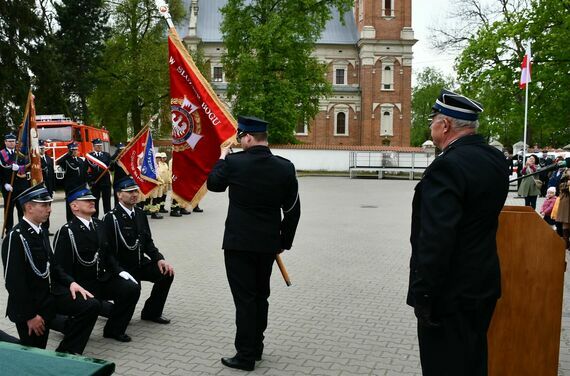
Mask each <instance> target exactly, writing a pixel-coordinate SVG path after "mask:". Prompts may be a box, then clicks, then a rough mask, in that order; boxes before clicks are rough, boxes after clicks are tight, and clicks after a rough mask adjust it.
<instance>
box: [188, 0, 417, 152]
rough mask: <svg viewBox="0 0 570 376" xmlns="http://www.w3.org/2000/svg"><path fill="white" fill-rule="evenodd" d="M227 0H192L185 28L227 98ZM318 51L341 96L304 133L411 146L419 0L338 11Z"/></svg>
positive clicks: (317, 141) (362, 1)
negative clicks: (415, 5) (414, 7)
mask: <svg viewBox="0 0 570 376" xmlns="http://www.w3.org/2000/svg"><path fill="white" fill-rule="evenodd" d="M225 3H226V1H225V0H184V5H185V6H186V12H187V16H186V19H185V20H184V22H183V23H182V24H180V25H178V27H177V29H178V32H179V34H180V36H181V37H182V38H183V40H184V42H185V43H186V45H187V47H188V49H189V50H195V49H196V48H197V46H198V45H200V48H201V49H202V52H203V55H204V58H205V59H206V61H207V65H208V66H209V69H210V81H211V83H212V86H213V88H214V90H216V92H217V93H218V95H219V96H220V97H221V98H222V99H225V95H224V94H225V90H226V87H227V83H226V81H225V75H224V67H223V66H222V63H221V58H222V54H223V53H224V45H223V42H222V35H221V33H220V30H219V27H220V24H221V21H222V15H221V13H220V12H219V9H220V8H221V7H222V6H224V5H225ZM333 14H334V17H333V19H331V20H330V21H329V22H328V24H327V26H326V29H325V31H324V32H323V34H322V36H321V38H320V39H319V41H318V42H317V44H316V49H315V52H314V56H316V57H317V59H318V60H319V61H321V62H323V63H325V64H326V65H327V67H328V73H327V76H328V79H329V80H330V82H331V84H332V87H333V93H332V95H331V96H330V97H329V98H323V99H322V100H321V101H320V103H319V108H320V112H319V113H318V115H317V116H316V118H315V119H314V120H313V121H312V122H311V123H310V124H299V126H298V127H297V129H296V137H297V139H298V140H299V141H301V142H302V143H305V144H310V145H315V146H317V145H318V146H323V145H330V146H335V145H336V146H341V145H342V146H381V145H383V146H408V145H410V127H411V77H412V55H413V54H412V46H413V45H414V43H415V42H416V40H415V39H414V32H413V29H412V27H411V26H412V0H355V3H354V8H353V12H348V13H346V14H345V15H344V25H343V24H342V23H341V21H340V18H339V14H338V12H336V10H335V11H334V13H333Z"/></svg>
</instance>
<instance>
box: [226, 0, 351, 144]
mask: <svg viewBox="0 0 570 376" xmlns="http://www.w3.org/2000/svg"><path fill="white" fill-rule="evenodd" d="M353 5H354V1H353V0H303V1H299V0H282V1H268V0H252V1H248V2H246V1H244V0H229V1H228V2H227V3H226V5H225V6H224V7H223V8H222V9H221V12H222V14H223V16H224V19H223V22H222V25H221V32H222V37H223V40H224V44H225V47H226V49H227V53H226V54H225V56H224V57H223V59H222V62H223V64H224V69H225V73H226V78H227V80H228V81H229V84H228V90H227V95H228V98H229V100H230V101H231V103H232V107H233V112H234V113H235V114H247V115H254V116H258V117H261V118H264V119H266V120H267V121H269V122H270V123H271V127H270V132H269V137H270V139H269V140H270V142H271V143H291V142H295V141H296V140H295V137H294V129H295V126H296V124H297V123H299V122H305V121H308V120H309V119H312V118H314V117H315V116H316V114H317V113H318V111H319V109H318V104H319V100H320V98H321V97H323V96H327V95H329V94H330V93H331V85H330V83H329V82H327V80H326V78H325V73H326V67H325V66H324V65H323V64H321V63H319V62H318V61H317V59H316V58H314V57H312V56H311V53H312V52H313V50H314V47H315V43H316V41H317V40H318V38H319V36H320V35H321V33H322V31H323V30H324V28H325V25H326V22H327V21H328V20H329V19H330V18H331V9H332V8H337V9H338V10H339V12H340V14H341V19H342V14H344V12H347V11H350V10H351V9H352V6H353Z"/></svg>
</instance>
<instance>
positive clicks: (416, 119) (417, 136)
mask: <svg viewBox="0 0 570 376" xmlns="http://www.w3.org/2000/svg"><path fill="white" fill-rule="evenodd" d="M453 85H454V84H453V80H452V79H451V78H449V77H445V76H444V75H443V73H441V72H440V71H438V70H436V69H434V68H429V67H428V68H426V69H424V70H423V71H421V72H420V73H419V74H418V76H417V83H416V86H415V87H414V88H413V89H412V129H411V135H410V141H411V144H412V146H421V144H423V143H424V142H425V141H426V140H428V139H429V138H430V129H429V122H428V121H429V119H428V116H429V114H430V113H431V108H432V106H433V104H434V102H435V99H436V98H437V97H438V96H439V93H440V91H441V89H443V88H446V89H450V90H452V89H453Z"/></svg>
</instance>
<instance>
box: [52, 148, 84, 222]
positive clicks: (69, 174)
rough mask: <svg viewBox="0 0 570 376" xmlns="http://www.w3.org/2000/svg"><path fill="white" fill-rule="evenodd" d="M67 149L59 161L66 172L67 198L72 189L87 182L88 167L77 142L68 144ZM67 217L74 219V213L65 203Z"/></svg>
mask: <svg viewBox="0 0 570 376" xmlns="http://www.w3.org/2000/svg"><path fill="white" fill-rule="evenodd" d="M67 149H68V152H67V154H65V155H64V156H63V157H61V158H60V159H59V160H58V161H57V163H58V164H59V165H60V166H61V168H62V169H63V171H64V173H65V175H64V177H63V187H64V189H65V197H66V199H67V197H68V196H69V192H70V191H71V190H73V189H75V188H76V187H79V186H80V185H85V184H86V183H87V167H88V165H87V162H85V161H84V160H83V159H82V158H81V157H79V150H78V145H77V143H75V142H70V143H69V144H67ZM66 202H67V201H66ZM65 218H66V219H67V221H68V222H69V221H71V220H72V219H73V213H72V212H71V209H70V207H69V205H65Z"/></svg>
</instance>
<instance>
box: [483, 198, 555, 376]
mask: <svg viewBox="0 0 570 376" xmlns="http://www.w3.org/2000/svg"><path fill="white" fill-rule="evenodd" d="M564 248H565V245H564V241H563V240H562V239H561V238H560V237H559V236H558V235H557V234H556V232H555V231H554V230H552V228H550V226H548V224H547V223H546V222H545V221H544V220H543V219H542V218H541V217H540V216H539V215H538V214H537V213H536V212H535V211H534V210H533V209H532V208H531V207H524V206H505V207H504V208H503V211H502V212H501V215H500V217H499V229H498V231H497V249H498V252H499V259H500V262H501V287H502V296H501V299H499V301H498V302H497V307H496V309H495V313H494V315H493V319H492V321H491V327H490V328H489V333H488V336H487V338H488V342H489V375H490V376H525V375H528V376H537V375H540V376H550V375H551V376H556V375H557V374H558V354H559V348H560V327H561V318H562V296H563V292H564V271H565V269H566V261H565V250H564Z"/></svg>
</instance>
